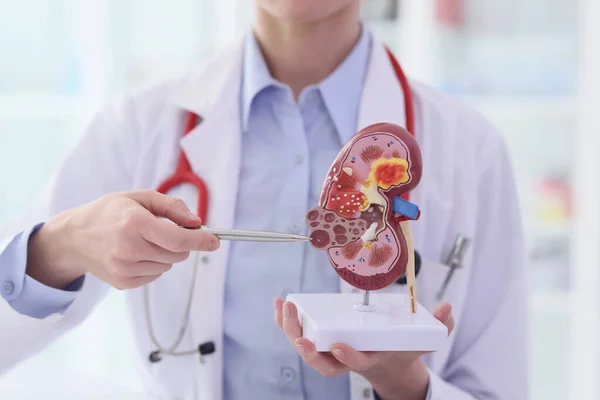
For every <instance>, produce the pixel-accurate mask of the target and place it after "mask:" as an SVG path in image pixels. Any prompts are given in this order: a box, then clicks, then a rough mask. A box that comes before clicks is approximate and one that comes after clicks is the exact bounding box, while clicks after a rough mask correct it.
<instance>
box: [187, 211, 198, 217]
mask: <svg viewBox="0 0 600 400" xmlns="http://www.w3.org/2000/svg"><path fill="white" fill-rule="evenodd" d="M185 216H186V217H188V218H190V219H198V216H197V215H196V214H194V213H193V212H191V211H190V210H187V211H186V212H185Z"/></svg>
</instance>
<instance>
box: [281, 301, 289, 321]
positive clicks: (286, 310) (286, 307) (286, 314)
mask: <svg viewBox="0 0 600 400" xmlns="http://www.w3.org/2000/svg"><path fill="white" fill-rule="evenodd" d="M289 316H290V306H289V305H288V304H287V303H286V304H284V305H283V318H287V317H289Z"/></svg>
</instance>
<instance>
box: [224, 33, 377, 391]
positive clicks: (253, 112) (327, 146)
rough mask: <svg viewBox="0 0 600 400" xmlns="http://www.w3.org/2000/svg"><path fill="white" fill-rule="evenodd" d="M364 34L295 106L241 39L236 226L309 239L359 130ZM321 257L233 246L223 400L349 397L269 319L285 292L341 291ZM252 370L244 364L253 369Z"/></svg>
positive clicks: (306, 249)
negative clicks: (331, 178)
mask: <svg viewBox="0 0 600 400" xmlns="http://www.w3.org/2000/svg"><path fill="white" fill-rule="evenodd" d="M369 54H370V35H369V33H368V32H366V31H364V30H363V33H362V34H361V37H360V40H359V41H358V43H357V44H356V46H355V47H354V49H353V50H352V51H351V53H350V54H349V55H348V57H347V58H346V60H345V61H343V63H342V64H341V65H339V66H338V68H337V69H336V70H335V71H334V72H333V73H332V74H331V75H330V76H329V77H327V78H326V79H325V80H324V81H322V82H320V83H318V84H316V85H312V86H309V87H307V88H305V89H304V90H303V91H302V93H301V94H300V96H299V98H298V101H297V102H296V101H295V100H294V95H293V93H292V91H291V89H290V88H289V87H287V86H285V85H283V84H281V83H279V82H277V81H276V80H275V79H273V77H272V76H271V74H270V73H269V70H268V68H267V65H266V63H265V60H264V58H263V56H262V53H261V51H260V48H259V46H258V44H257V42H256V41H255V40H254V37H253V36H252V35H249V36H248V37H247V41H246V46H245V55H244V79H243V86H242V99H241V101H242V131H243V133H242V135H243V136H242V149H243V152H242V153H243V155H242V168H241V173H240V178H239V192H238V198H237V210H236V219H235V225H236V226H235V227H236V228H238V229H259V230H272V231H282V232H291V233H303V232H304V233H306V228H305V222H304V221H305V215H306V212H307V210H309V209H310V208H311V207H313V206H315V205H317V204H318V200H319V196H320V193H321V187H322V185H323V179H324V177H325V176H326V175H327V172H328V170H329V168H330V166H331V162H332V161H333V160H334V159H335V157H336V156H337V154H338V153H339V151H340V149H341V148H342V145H343V144H344V143H346V142H347V141H348V140H349V139H350V138H351V137H352V136H353V135H354V134H355V133H356V129H357V125H358V121H357V119H358V110H359V106H360V98H361V91H362V87H363V81H364V78H365V73H366V69H367V62H368V57H369ZM339 285H340V278H339V276H338V275H337V273H336V272H335V270H334V269H333V268H332V267H331V264H330V263H329V261H328V259H327V255H326V253H325V252H323V251H318V250H315V249H314V248H312V247H311V246H310V245H308V244H298V243H291V244H282V243H266V244H265V243H253V242H233V243H232V252H231V261H230V265H229V269H228V276H227V283H226V291H225V319H224V321H225V369H224V371H225V379H224V384H225V387H224V394H225V398H226V399H248V398H252V399H271V398H281V399H290V400H293V399H297V400H301V399H307V400H308V399H340V400H341V399H349V398H350V393H349V382H348V376H347V375H343V376H340V377H337V378H327V377H324V376H322V375H321V374H319V373H318V372H317V371H315V370H314V369H312V368H311V367H309V366H308V365H307V364H305V363H304V362H303V361H302V359H301V358H300V357H299V356H298V354H297V353H296V350H295V348H294V346H292V345H290V343H289V341H288V339H287V338H286V337H285V335H283V334H282V332H281V330H280V329H279V328H278V327H277V326H276V325H275V324H274V323H273V305H272V304H273V299H274V298H275V297H285V296H286V294H287V293H289V292H303V293H306V292H334V293H335V292H338V291H339ZM249 366H250V367H249Z"/></svg>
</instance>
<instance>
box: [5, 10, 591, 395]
mask: <svg viewBox="0 0 600 400" xmlns="http://www.w3.org/2000/svg"><path fill="white" fill-rule="evenodd" d="M596 4H597V0H502V1H498V0H365V1H364V3H363V16H364V20H365V21H366V22H368V23H369V24H370V26H371V27H372V29H373V31H374V32H375V33H376V34H377V35H378V36H379V38H380V39H381V40H383V41H385V42H386V43H387V44H388V45H389V46H390V47H391V48H392V49H393V50H394V51H395V52H396V54H397V55H398V58H399V59H400V61H401V62H402V63H403V65H404V67H405V69H406V70H407V73H408V75H409V76H411V77H413V78H416V79H420V80H422V81H425V82H427V83H428V84H430V85H433V86H435V87H436V88H438V89H440V90H443V91H445V92H448V93H450V94H452V95H455V96H458V97H461V98H464V99H465V100H467V101H468V102H470V103H471V104H472V105H473V106H474V107H476V108H477V109H479V110H480V111H481V112H482V113H484V114H485V115H486V116H487V117H488V118H489V119H490V120H491V121H492V122H493V123H494V124H495V125H496V126H497V127H498V129H500V130H501V131H502V132H503V133H504V135H505V136H506V139H507V141H508V143H509V146H510V149H511V151H512V157H513V162H514V165H515V168H516V176H517V179H518V187H519V194H520V199H521V203H522V209H523V212H524V215H525V228H526V235H527V266H526V267H527V270H528V274H529V277H530V303H529V311H530V323H531V325H530V343H531V354H530V355H529V357H530V365H531V373H532V381H531V382H532V387H531V395H532V396H531V398H532V399H536V400H554V399H577V400H580V399H584V398H585V399H599V398H600V392H599V391H598V386H597V385H598V383H597V381H598V378H599V377H600V368H599V364H600V351H598V343H597V342H598V338H600V329H599V326H600V312H599V311H600V310H599V306H600V301H598V300H599V299H598V295H597V292H598V290H597V289H598V285H599V284H600V279H598V272H597V271H596V270H598V266H599V263H598V261H599V256H598V249H597V247H598V244H600V242H598V241H597V240H598V239H600V238H599V235H598V229H597V228H596V227H595V226H593V225H594V224H593V223H589V221H590V219H589V218H587V217H588V216H589V217H593V216H597V212H596V211H595V210H596V208H598V207H597V205H600V202H596V200H600V199H599V197H600V196H598V183H597V182H596V181H597V180H598V179H597V175H598V171H599V170H598V169H591V168H595V167H598V162H597V161H595V158H596V155H595V154H594V151H595V149H597V148H598V147H594V145H596V144H597V141H596V139H595V137H594V136H595V135H597V134H598V133H600V132H598V131H594V129H595V128H594V126H595V127H596V128H597V127H598V125H597V124H596V125H595V122H594V118H593V115H592V114H593V112H594V100H595V99H594V96H593V89H594V88H596V90H598V89H600V84H599V83H598V77H596V75H597V74H598V71H600V66H599V65H598V62H597V59H595V58H594V57H592V56H591V54H590V53H591V52H590V50H591V49H593V48H594V44H593V42H594V37H595V38H599V37H600V31H599V30H598V28H597V27H596V26H594V25H598V24H593V23H586V21H592V19H593V18H594V17H593V16H592V13H595V20H597V19H598V18H600V9H599V7H598V6H597V5H596ZM0 10H1V11H0V224H2V223H4V222H8V220H9V219H11V218H13V217H14V216H15V215H16V214H18V213H19V212H21V211H23V210H24V209H25V208H26V207H27V205H28V204H29V202H30V199H31V198H32V197H33V196H34V195H35V194H36V193H37V191H38V190H39V188H40V185H42V184H43V182H44V181H45V180H46V179H47V178H48V176H49V174H50V172H51V171H52V170H53V169H54V168H56V167H57V166H58V165H59V163H60V162H61V159H62V158H63V157H64V156H65V154H66V153H67V152H68V151H69V150H70V148H71V146H73V144H74V143H75V141H76V140H77V139H78V137H79V135H80V134H81V133H82V129H83V128H84V127H85V124H86V123H87V122H88V121H89V118H90V117H91V115H93V113H94V112H95V111H96V110H97V109H98V107H100V106H101V105H102V104H104V103H105V102H106V101H108V100H109V99H110V98H111V97H112V96H113V95H114V94H115V93H117V92H119V91H121V90H123V89H127V88H129V87H131V86H134V85H137V84H140V83H143V82H145V81H147V80H149V79H154V78H156V77H158V76H161V75H163V74H170V73H173V72H177V71H179V70H181V69H184V68H186V67H187V66H189V65H190V63H192V62H195V61H197V60H201V59H203V58H205V57H208V56H210V55H212V54H213V53H214V52H215V51H217V50H218V49H219V48H220V47H221V46H223V45H224V44H226V43H229V42H230V41H232V40H234V39H235V38H236V37H237V36H239V35H240V34H243V33H244V32H245V31H246V30H247V29H248V27H249V23H250V20H251V16H252V1H251V0H219V1H216V0H169V1H165V0H85V1H82V0H50V1H49V0H21V1H18V2H17V1H9V0H0ZM594 63H596V64H594ZM594 71H595V72H594ZM596 104H597V101H596ZM588 212H590V213H591V214H588ZM580 215H585V216H586V218H581V217H578V216H580ZM586 219H587V220H588V221H587V222H586ZM597 222H600V220H597ZM596 225H598V224H596ZM0 329H1V322H0ZM2 345H3V344H0V347H1V346H2ZM133 346H134V343H133V340H132V338H131V337H130V332H129V326H128V321H127V315H126V314H125V311H124V307H123V297H122V294H121V293H119V292H115V293H113V294H111V295H110V296H109V297H108V298H107V299H106V300H105V301H104V302H103V303H102V304H101V305H100V307H99V308H98V310H97V312H96V313H95V314H94V315H93V316H91V317H90V318H89V320H87V321H86V322H85V323H84V324H83V325H82V326H80V327H79V328H77V329H76V330H74V331H72V332H70V333H69V334H68V335H66V336H64V337H63V338H61V339H60V340H59V341H58V342H56V343H55V344H54V345H52V346H51V347H50V348H48V349H47V350H45V351H44V352H43V353H42V354H40V355H39V356H37V357H35V358H33V359H31V360H29V361H27V362H25V363H23V364H22V365H20V366H19V367H18V368H16V369H15V370H13V371H11V372H10V373H8V374H7V375H5V376H3V377H0V397H1V398H3V399H18V398H20V397H19V396H20V395H22V394H23V393H30V392H31V393H33V394H31V396H32V397H31V398H38V397H36V396H37V395H38V394H39V398H55V397H52V393H59V391H62V392H63V394H65V393H68V394H70V395H73V396H74V397H73V398H92V397H91V395H90V393H91V392H86V390H90V389H86V388H85V387H86V385H89V386H88V387H91V388H93V389H91V390H92V391H93V390H97V392H96V393H97V394H99V393H108V392H110V391H111V390H115V393H117V391H118V390H120V389H119V388H122V389H131V390H137V389H139V388H140V387H141V383H140V380H139V377H138V376H137V374H136V372H135V363H136V361H135V359H134V348H133ZM70 374H75V376H77V377H78V379H77V380H76V381H77V382H71V381H70V380H67V378H66V377H68V376H72V375H70ZM71 379H72V378H71ZM24 390H25V392H24ZM52 390H55V391H56V392H52ZM107 391H108V392H107ZM61 398H65V397H64V396H63V397H61ZM69 398H71V397H69ZM114 398H116V397H114Z"/></svg>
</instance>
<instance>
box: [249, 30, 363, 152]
mask: <svg viewBox="0 0 600 400" xmlns="http://www.w3.org/2000/svg"><path fill="white" fill-rule="evenodd" d="M370 49H371V34H370V32H369V31H368V30H367V29H366V28H365V26H364V25H361V33H360V37H359V40H358V42H357V43H356V45H355V46H354V48H353V49H352V50H351V51H350V54H348V56H347V57H346V58H345V59H344V61H343V62H342V63H341V64H340V65H339V66H338V67H337V68H336V69H335V70H334V71H333V72H332V73H331V74H330V75H329V76H328V77H327V78H325V79H324V80H323V81H322V82H320V83H318V84H317V85H315V86H317V88H318V89H319V91H320V92H321V96H322V97H323V100H324V102H325V105H326V107H327V110H328V111H329V114H330V116H331V119H332V120H333V123H334V124H335V127H336V130H337V132H338V135H339V137H340V140H341V142H342V143H346V142H347V141H348V140H350V139H351V138H352V137H353V136H354V134H355V133H356V129H357V125H358V114H359V112H358V111H359V108H360V100H361V94H362V87H363V83H364V79H365V74H366V71H367V65H368V58H369V54H370ZM243 70H244V72H243V74H244V75H243V87H242V90H243V93H242V128H243V131H244V132H245V131H246V130H247V128H248V120H249V118H250V108H251V105H252V100H253V99H254V98H255V97H256V95H258V93H260V92H261V91H262V90H264V89H265V88H267V87H270V86H282V84H281V83H279V82H277V81H276V80H275V79H274V78H273V76H272V75H271V73H270V71H269V68H268V67H267V64H266V62H265V59H264V56H263V54H262V51H261V49H260V47H259V45H258V42H257V40H256V38H255V37H254V35H253V34H252V33H250V34H248V35H247V36H246V43H245V46H244V66H243Z"/></svg>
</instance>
